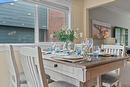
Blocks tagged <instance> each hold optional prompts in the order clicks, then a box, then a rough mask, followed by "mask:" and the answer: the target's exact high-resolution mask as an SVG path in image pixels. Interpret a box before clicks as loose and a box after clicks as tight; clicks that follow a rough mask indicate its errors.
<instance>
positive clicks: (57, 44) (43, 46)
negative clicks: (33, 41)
mask: <svg viewBox="0 0 130 87" xmlns="http://www.w3.org/2000/svg"><path fill="white" fill-rule="evenodd" d="M38 46H39V47H40V48H41V49H42V50H44V51H46V50H48V49H50V48H51V47H53V46H55V47H60V48H61V49H63V47H64V42H40V43H39V44H38Z"/></svg>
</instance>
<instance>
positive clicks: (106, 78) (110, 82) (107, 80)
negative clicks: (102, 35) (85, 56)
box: [101, 45, 125, 87]
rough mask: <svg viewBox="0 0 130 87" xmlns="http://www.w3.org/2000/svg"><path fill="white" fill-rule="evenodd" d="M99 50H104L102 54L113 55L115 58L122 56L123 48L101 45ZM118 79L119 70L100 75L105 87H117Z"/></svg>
mask: <svg viewBox="0 0 130 87" xmlns="http://www.w3.org/2000/svg"><path fill="white" fill-rule="evenodd" d="M101 49H103V50H104V53H106V54H110V55H115V56H122V57H123V56H124V54H125V46H121V45H102V46H101ZM119 78H120V69H117V70H114V71H111V72H109V73H107V74H104V75H102V84H103V86H105V87H118V86H119Z"/></svg>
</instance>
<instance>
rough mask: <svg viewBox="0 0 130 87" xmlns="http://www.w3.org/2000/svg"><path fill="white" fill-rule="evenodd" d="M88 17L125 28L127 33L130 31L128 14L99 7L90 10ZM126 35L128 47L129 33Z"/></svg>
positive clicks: (129, 41) (129, 44)
mask: <svg viewBox="0 0 130 87" xmlns="http://www.w3.org/2000/svg"><path fill="white" fill-rule="evenodd" d="M90 19H97V20H99V21H102V22H106V23H109V24H111V25H112V26H119V27H123V28H127V29H128V33H130V16H129V17H128V15H125V14H123V13H118V12H116V11H112V10H109V9H106V8H102V7H99V8H94V9H91V10H90ZM128 37H129V38H128V46H129V47H130V34H128Z"/></svg>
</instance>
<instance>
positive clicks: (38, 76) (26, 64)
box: [20, 47, 48, 87]
mask: <svg viewBox="0 0 130 87" xmlns="http://www.w3.org/2000/svg"><path fill="white" fill-rule="evenodd" d="M20 54H21V61H22V66H23V70H24V73H25V76H26V79H27V83H28V86H29V87H48V84H47V80H46V75H45V71H44V67H43V62H42V53H41V49H40V48H39V47H34V48H31V47H22V48H21V49H20Z"/></svg>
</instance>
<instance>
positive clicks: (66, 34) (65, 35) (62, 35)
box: [54, 28, 75, 42]
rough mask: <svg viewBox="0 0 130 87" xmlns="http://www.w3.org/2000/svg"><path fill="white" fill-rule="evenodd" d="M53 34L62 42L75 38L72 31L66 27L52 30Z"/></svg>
mask: <svg viewBox="0 0 130 87" xmlns="http://www.w3.org/2000/svg"><path fill="white" fill-rule="evenodd" d="M54 35H55V36H56V37H57V38H58V40H59V41H62V42H68V41H71V42H73V41H74V39H75V36H74V31H73V30H71V29H68V28H63V29H61V30H60V31H57V32H54Z"/></svg>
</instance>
